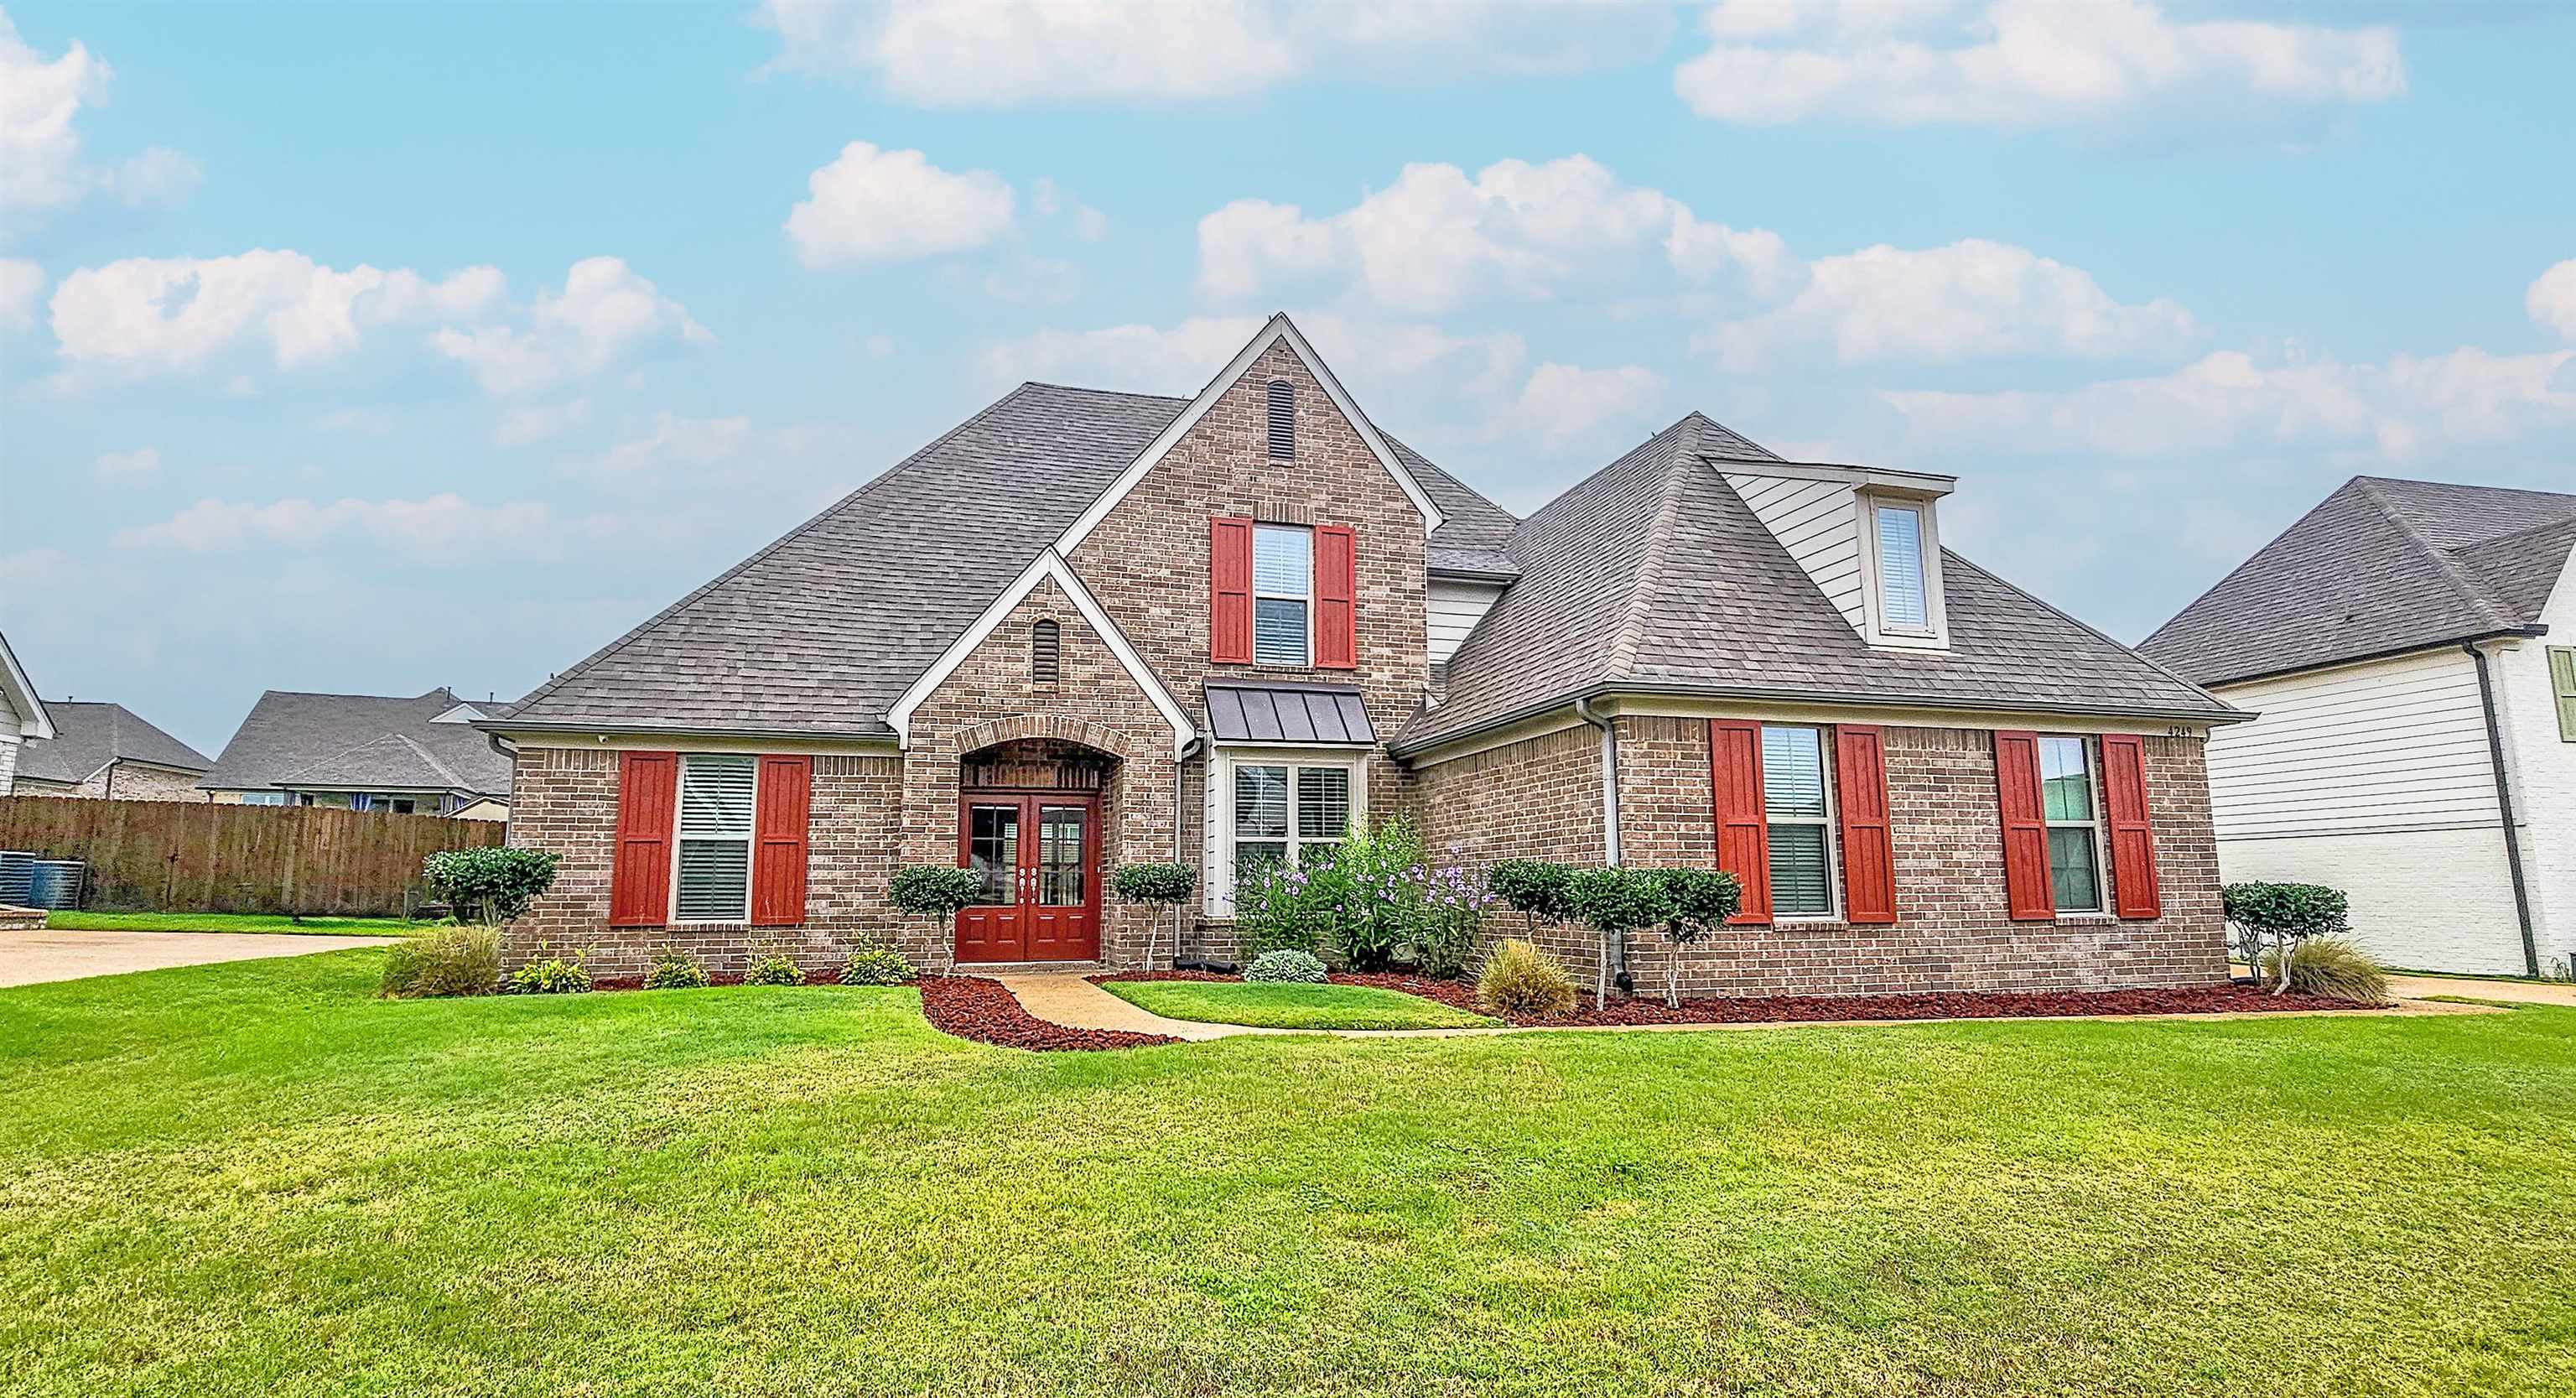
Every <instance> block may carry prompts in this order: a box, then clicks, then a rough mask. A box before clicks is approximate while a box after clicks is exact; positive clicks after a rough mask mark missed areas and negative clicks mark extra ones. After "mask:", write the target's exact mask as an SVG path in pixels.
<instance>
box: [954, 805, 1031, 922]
mask: <svg viewBox="0 0 2576 1398" xmlns="http://www.w3.org/2000/svg"><path fill="white" fill-rule="evenodd" d="M968 814H969V817H970V819H971V820H972V822H973V824H972V827H971V828H970V829H969V831H968V832H967V842H966V849H967V867H968V868H971V869H973V870H974V871H975V872H976V873H977V874H979V875H981V876H983V880H984V894H983V897H982V898H981V899H980V900H979V901H981V902H984V903H1016V902H1018V901H1020V896H1019V894H1018V892H1017V891H1016V890H1015V889H1014V887H1013V885H1014V884H1015V883H1017V881H1018V879H1019V874H1020V808H1019V807H1018V806H977V807H975V808H973V809H972V810H971V811H970V812H969V813H968Z"/></svg>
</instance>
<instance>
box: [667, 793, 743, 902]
mask: <svg viewBox="0 0 2576 1398" xmlns="http://www.w3.org/2000/svg"><path fill="white" fill-rule="evenodd" d="M759 773H760V759H759V758H757V757H753V756H751V755H749V754H747V753H705V752H693V753H687V754H684V755H682V757H681V758H680V821H679V825H680V829H679V839H678V840H677V841H676V843H677V844H678V846H679V848H678V851H677V853H676V854H675V855H674V856H673V858H674V860H675V861H676V869H675V873H674V877H673V878H672V880H671V887H672V895H671V920H672V921H674V922H746V921H749V920H750V918H751V824H752V809H753V807H752V792H753V787H754V786H755V784H756V783H757V782H758V780H759Z"/></svg>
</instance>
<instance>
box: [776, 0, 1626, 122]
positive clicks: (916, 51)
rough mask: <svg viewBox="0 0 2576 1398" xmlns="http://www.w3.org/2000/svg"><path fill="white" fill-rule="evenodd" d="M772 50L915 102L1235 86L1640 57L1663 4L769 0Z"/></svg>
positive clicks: (975, 103) (801, 65) (1075, 97)
mask: <svg viewBox="0 0 2576 1398" xmlns="http://www.w3.org/2000/svg"><path fill="white" fill-rule="evenodd" d="M762 22H763V23H765V24H766V25H768V26H769V27H770V28H772V29H775V30H776V31H777V32H778V36H779V40H780V55H779V61H780V63H781V64H783V65H784V66H787V67H790V68H795V69H800V70H803V71H808V72H819V73H856V74H863V75H866V76H868V77H870V78H872V79H874V80H875V81H877V82H879V83H881V84H882V85H883V86H884V87H885V88H887V89H888V90H889V91H890V92H892V93H893V94H894V95H895V96H897V97H899V98H902V99H904V100H906V101H910V102H914V103H918V104H921V105H924V106H935V107H1007V106H1017V105H1021V104H1024V103H1031V102H1149V103H1151V102H1199V101H1217V102H1229V101H1241V100H1243V99H1244V98H1246V97H1249V96H1255V95H1258V94H1260V93H1262V92H1265V91H1268V90H1270V89H1272V88H1275V87H1278V86H1280V85H1282V84H1285V83H1289V82H1293V81H1296V80H1299V79H1302V78H1307V77H1331V78H1336V79H1342V80H1349V79H1353V78H1358V79H1386V80H1393V81H1400V82H1415V83H1418V82H1420V81H1422V80H1423V77H1424V75H1439V76H1443V77H1450V78H1457V77H1466V76H1476V75H1481V74H1491V73H1525V72H1565V71H1574V70H1579V69H1583V68H1588V67H1592V66H1596V65H1598V64H1602V63H1605V62H1613V61H1621V60H1631V59H1642V58H1645V57H1647V56H1650V55H1651V54H1653V53H1655V52H1656V51H1658V50H1660V49H1661V48H1662V47H1663V45H1664V43H1665V42H1666V41H1667V39H1668V38H1669V36H1670V33H1671V18H1670V15H1669V13H1668V12H1667V11H1666V10H1665V9H1664V7H1662V6H1652V5H1645V4H1631V3H1620V0H1610V3H1599V2H1598V0H1593V2H1592V3H1585V2H1584V0H1507V2H1505V3H1493V4H1484V5H1464V4H1405V5H1339V4H1335V5H1317V4H1301V3H1296V2H1295V0H986V3H980V4H971V5H959V4H949V3H941V0H892V3H884V4H865V5H857V4H845V3H840V0H767V3H766V4H764V5H763V7H762Z"/></svg>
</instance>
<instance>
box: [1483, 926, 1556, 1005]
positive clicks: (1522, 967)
mask: <svg viewBox="0 0 2576 1398" xmlns="http://www.w3.org/2000/svg"><path fill="white" fill-rule="evenodd" d="M1476 1003H1477V1004H1479V1005H1482V1006H1483V1007H1484V1008H1485V1009H1486V1010H1487V1011H1489V1012H1491V1013H1493V1014H1498V1015H1527V1016H1536V1017H1547V1016H1552V1015H1561V1014H1566V1013H1568V1012H1570V1011H1572V1010H1573V1008H1574V978H1573V977H1572V976H1569V975H1567V974H1566V973H1565V968H1564V967H1563V966H1561V965H1559V964H1557V960H1556V958H1555V957H1553V956H1550V955H1548V954H1547V953H1546V952H1544V951H1541V950H1539V949H1538V946H1537V945H1536V944H1535V943H1532V942H1524V941H1522V940H1521V939H1520V938H1518V937H1514V938H1511V939H1510V940H1508V941H1504V942H1499V943H1496V944H1495V946H1494V950H1493V953H1492V954H1491V955H1489V956H1487V957H1486V958H1485V969H1484V970H1483V971H1482V972H1481V973H1479V974H1478V975H1477V977H1476Z"/></svg>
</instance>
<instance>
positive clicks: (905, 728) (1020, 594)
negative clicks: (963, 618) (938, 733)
mask: <svg viewBox="0 0 2576 1398" xmlns="http://www.w3.org/2000/svg"><path fill="white" fill-rule="evenodd" d="M1041 578H1052V579H1054V580H1055V585H1056V586H1057V587H1059V588H1062V589H1063V590H1064V595H1065V596H1067V597H1070V598H1072V599H1073V606H1074V610H1076V611H1078V612H1080V613H1082V619H1083V620H1084V621H1086V622H1089V623H1090V624H1091V629H1092V630H1094V631H1096V632H1099V633H1100V640H1101V643H1102V644H1104V645H1106V646H1108V647H1109V653H1110V654H1111V655H1114V656H1116V657H1118V664H1119V666H1120V667H1121V668H1123V669H1124V670H1126V672H1127V675H1128V677H1129V678H1130V679H1133V680H1134V681H1136V687H1137V688H1138V689H1141V690H1143V691H1145V697H1146V698H1147V699H1149V700H1151V701H1153V705H1154V711H1155V712H1156V713H1159V714H1161V715H1162V716H1163V719H1164V721H1165V722H1167V723H1169V724H1171V725H1172V756H1173V757H1174V758H1178V757H1179V756H1180V755H1181V754H1182V753H1184V752H1186V751H1187V750H1188V749H1189V746H1190V744H1191V743H1193V742H1195V741H1197V739H1198V726H1197V725H1196V724H1193V723H1191V722H1190V716H1189V714H1188V712H1187V711H1185V710H1183V709H1182V708H1181V705H1180V701H1179V700H1176V699H1174V698H1173V697H1172V692H1171V691H1170V690H1169V689H1166V688H1164V687H1163V681H1162V677H1161V676H1159V675H1156V674H1155V673H1154V670H1153V667H1151V666H1149V665H1147V664H1146V663H1145V658H1144V657H1143V656H1140V655H1138V654H1137V653H1136V648H1135V647H1134V646H1131V645H1129V644H1128V643H1127V637H1126V635H1125V633H1123V632H1121V631H1120V630H1119V629H1118V623H1116V622H1114V621H1111V620H1110V619H1109V613H1108V612H1106V611H1104V610H1102V609H1101V606H1100V599H1098V598H1096V597H1094V596H1092V595H1091V589H1090V588H1087V587H1084V586H1083V585H1082V580H1081V579H1080V578H1077V577H1075V576H1074V574H1073V569H1072V568H1071V567H1070V566H1069V565H1067V564H1066V563H1065V561H1064V555H1063V554H1061V553H1059V552H1057V551H1056V550H1055V549H1052V548H1050V549H1047V550H1046V551H1045V552H1043V553H1040V554H1039V555H1038V556H1037V560H1036V561H1035V562H1033V563H1031V564H1029V566H1028V567H1027V568H1025V569H1023V570H1022V571H1021V573H1020V575H1019V577H1017V578H1016V579H1013V580H1012V582H1011V585H1010V586H1009V587H1006V588H1003V589H1002V591H1001V593H1000V595H998V596H996V597H995V598H994V599H993V602H992V605H991V606H988V607H986V608H985V609H984V610H983V612H982V613H981V614H979V615H978V616H977V617H976V618H975V624H974V625H972V626H969V627H967V628H966V629H965V630H964V631H963V632H961V633H959V635H958V637H957V639H956V640H954V641H951V642H949V643H948V649H946V650H943V651H941V652H940V653H939V658H938V659H937V660H934V661H932V662H930V668H929V669H927V670H924V671H922V672H921V678H919V679H917V680H914V681H913V682H912V685H911V687H910V688H908V689H906V690H904V692H903V695H902V697H900V698H898V699H896V700H895V701H894V707H893V708H891V709H889V710H887V711H886V724H887V726H888V727H891V728H892V729H894V740H895V744H896V746H898V747H907V748H908V747H910V746H912V714H913V711H914V710H915V709H918V708H920V707H921V704H922V701H923V700H925V699H928V698H929V697H930V696H931V695H932V694H935V693H937V692H938V690H939V686H940V685H941V684H943V683H945V682H946V681H947V679H948V677H949V676H950V675H952V674H955V673H956V671H957V667H958V666H960V665H963V664H965V663H966V657H968V656H970V655H973V654H974V653H975V648H976V647H977V646H980V645H982V644H983V643H984V642H985V641H986V640H987V639H988V638H990V637H991V636H992V634H993V633H994V631H996V630H998V629H999V628H1000V627H1001V625H1002V622H1003V620H1004V619H1005V618H1007V617H1009V616H1010V614H1011V609H1012V608H1013V607H1016V606H1018V605H1019V604H1020V599H1021V598H1024V597H1026V596H1028V595H1029V592H1030V590H1031V589H1033V588H1035V587H1036V586H1037V585H1038V580H1039V579H1041Z"/></svg>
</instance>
